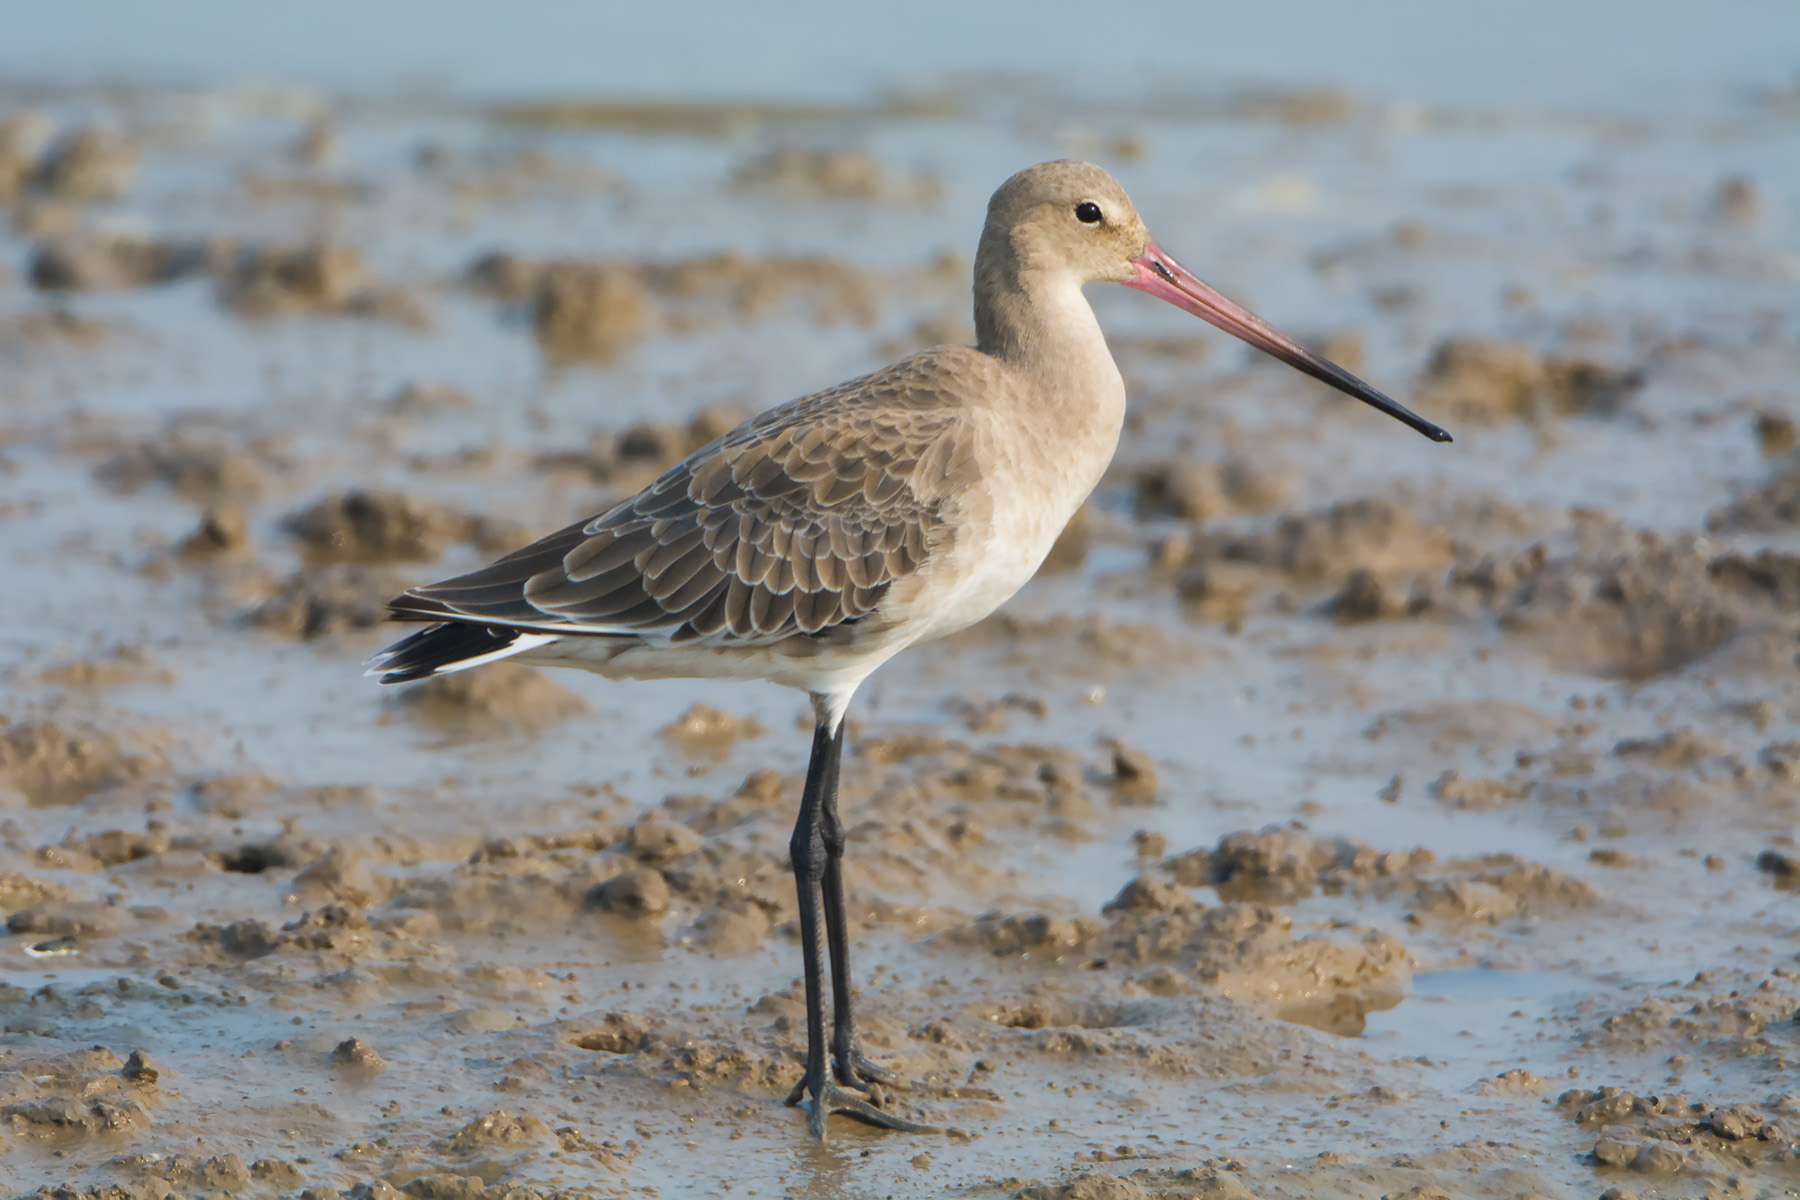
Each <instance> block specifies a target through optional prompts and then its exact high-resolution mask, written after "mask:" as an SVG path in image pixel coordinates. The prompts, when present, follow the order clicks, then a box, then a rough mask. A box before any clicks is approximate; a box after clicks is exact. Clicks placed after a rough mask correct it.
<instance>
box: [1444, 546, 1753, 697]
mask: <svg viewBox="0 0 1800 1200" xmlns="http://www.w3.org/2000/svg"><path fill="white" fill-rule="evenodd" d="M1709 567H1710V560H1709V559H1708V558H1707V557H1706V556H1705V555H1704V554H1703V553H1702V551H1701V548H1700V547H1699V545H1698V544H1697V543H1696V541H1695V540H1694V539H1692V538H1675V539H1668V538H1664V537H1662V536H1661V535H1658V534H1654V533H1648V532H1645V533H1636V534H1633V533H1631V532H1629V531H1626V530H1623V529H1620V528H1618V527H1617V526H1613V525H1604V526H1601V527H1598V528H1593V529H1588V530H1584V531H1582V532H1581V534H1580V535H1579V544H1578V545H1577V547H1576V548H1575V549H1574V550H1573V551H1571V552H1568V553H1563V554H1557V555H1552V553H1551V552H1550V550H1549V549H1548V548H1547V547H1546V546H1544V545H1541V544H1540V545H1538V546H1534V547H1532V548H1531V549H1530V550H1528V551H1526V552H1525V553H1524V554H1522V555H1518V556H1515V557H1511V558H1506V559H1498V558H1492V557H1486V558H1482V559H1478V560H1476V561H1474V562H1472V563H1468V564H1464V565H1462V566H1459V567H1458V568H1457V569H1456V570H1455V571H1453V572H1452V573H1451V576H1450V584H1451V586H1452V588H1455V589H1467V590H1468V591H1469V592H1472V593H1473V594H1474V595H1476V596H1477V597H1478V598H1479V599H1480V602H1481V603H1483V604H1484V605H1485V606H1486V607H1487V608H1488V609H1489V610H1490V611H1491V612H1493V613H1494V614H1495V615H1496V616H1497V617H1498V618H1499V621H1500V627H1501V628H1502V629H1504V630H1506V631H1507V632H1508V633H1513V634H1519V635H1521V636H1525V637H1528V638H1530V639H1531V640H1533V641H1534V642H1536V643H1537V644H1538V645H1539V646H1540V647H1541V648H1542V650H1543V652H1544V653H1546V654H1548V655H1550V656H1552V657H1554V658H1557V659H1560V660H1562V661H1563V662H1565V663H1567V664H1569V665H1571V666H1578V667H1579V668H1580V669H1583V670H1587V671H1592V672H1594V673H1597V674H1602V675H1617V676H1623V677H1627V678H1644V677H1648V676H1651V675H1656V674H1659V673H1661V672H1664V671H1668V670H1672V669H1674V668H1677V667H1680V666H1683V665H1685V664H1687V663H1690V662H1693V661H1694V660H1695V659H1698V658H1700V657H1702V656H1704V655H1706V654H1709V653H1711V652H1712V651H1713V650H1715V649H1717V648H1718V647H1719V646H1720V645H1722V644H1723V643H1724V642H1725V641H1726V639H1728V638H1729V637H1731V635H1733V634H1734V633H1736V632H1737V631H1738V630H1739V629H1741V628H1742V627H1743V626H1744V624H1745V621H1746V614H1745V612H1744V607H1743V601H1742V600H1741V599H1740V598H1739V597H1738V595H1737V594H1736V593H1735V592H1733V591H1732V590H1729V589H1727V588H1725V587H1723V586H1721V585H1720V583H1719V582H1717V581H1716V580H1715V578H1714V577H1713V575H1712V573H1711V571H1710V570H1709Z"/></svg>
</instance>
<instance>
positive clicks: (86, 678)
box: [33, 645, 175, 688]
mask: <svg viewBox="0 0 1800 1200" xmlns="http://www.w3.org/2000/svg"><path fill="white" fill-rule="evenodd" d="M33 678H34V679H35V681H36V682H38V683H48V684H51V685H53V686H56V687H65V688H104V687H116V686H118V685H120V684H128V683H152V684H164V685H166V684H171V683H173V682H175V672H174V671H172V670H170V669H169V668H168V667H167V666H164V665H163V663H162V662H161V661H160V660H159V659H158V658H157V656H156V655H155V654H154V653H152V652H151V651H150V649H149V647H147V646H143V645H123V646H114V647H113V648H112V649H111V650H110V651H108V652H107V653H105V654H102V655H97V656H95V657H93V658H77V659H71V660H69V661H67V662H61V663H57V664H56V665H55V666H49V667H43V668H41V669H40V670H38V671H37V672H36V673H35V675H34V676H33Z"/></svg>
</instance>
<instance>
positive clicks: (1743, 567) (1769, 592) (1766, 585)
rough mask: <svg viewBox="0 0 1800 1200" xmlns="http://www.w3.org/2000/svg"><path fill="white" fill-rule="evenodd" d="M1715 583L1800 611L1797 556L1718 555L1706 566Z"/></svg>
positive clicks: (1799, 561) (1799, 559)
mask: <svg viewBox="0 0 1800 1200" xmlns="http://www.w3.org/2000/svg"><path fill="white" fill-rule="evenodd" d="M1706 572H1707V574H1708V575H1711V576H1712V577H1713V579H1714V580H1716V581H1717V582H1719V583H1721V584H1723V585H1725V586H1726V587H1728V588H1732V589H1734V590H1736V591H1739V592H1742V593H1744V594H1745V595H1747V596H1750V597H1752V598H1753V599H1756V600H1761V601H1764V602H1766V603H1769V604H1773V605H1774V606H1775V607H1776V608H1779V609H1782V610H1784V611H1789V612H1792V611H1795V610H1800V554H1784V553H1781V552H1779V551H1775V550H1761V551H1758V552H1757V553H1756V554H1721V555H1720V556H1719V557H1717V558H1715V559H1713V560H1712V561H1711V562H1710V563H1708V564H1707V565H1706Z"/></svg>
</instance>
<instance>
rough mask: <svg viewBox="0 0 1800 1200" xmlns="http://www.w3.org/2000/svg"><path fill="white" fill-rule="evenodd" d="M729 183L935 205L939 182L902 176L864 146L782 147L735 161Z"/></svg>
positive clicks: (791, 193) (798, 194)
mask: <svg viewBox="0 0 1800 1200" xmlns="http://www.w3.org/2000/svg"><path fill="white" fill-rule="evenodd" d="M730 186H731V188H732V189H733V190H735V191H742V192H759V191H760V192H774V193H778V194H780V195H782V196H784V197H788V198H791V199H796V200H814V201H817V200H849V201H855V202H857V203H860V204H896V205H918V206H924V205H929V204H935V203H937V201H938V200H939V198H940V197H941V196H942V194H943V186H942V185H941V184H940V183H939V182H938V181H937V180H936V179H934V178H932V177H930V176H924V175H921V176H915V177H913V178H905V177H901V176H897V175H895V174H894V173H893V172H891V171H889V170H888V169H887V168H886V167H884V166H882V165H881V163H880V162H879V161H877V160H876V158H875V156H874V155H872V154H870V153H869V152H868V151H867V150H859V149H850V150H808V149H804V148H801V147H797V146H786V147H782V148H780V149H777V150H771V151H769V152H768V153H767V154H762V155H758V156H757V157H755V158H752V159H749V160H747V161H745V162H743V163H740V164H739V165H738V166H737V168H736V169H735V170H733V171H732V173H731V179H730Z"/></svg>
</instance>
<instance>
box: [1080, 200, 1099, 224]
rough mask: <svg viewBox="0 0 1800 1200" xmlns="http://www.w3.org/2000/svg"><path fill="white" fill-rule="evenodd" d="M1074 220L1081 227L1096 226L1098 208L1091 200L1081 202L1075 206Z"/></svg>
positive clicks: (1097, 222)
mask: <svg viewBox="0 0 1800 1200" xmlns="http://www.w3.org/2000/svg"><path fill="white" fill-rule="evenodd" d="M1075 219H1076V220H1077V221H1080V222H1081V223H1082V224H1083V225H1098V224H1099V223H1100V206H1099V205H1098V204H1095V203H1094V202H1093V201H1092V200H1083V201H1082V202H1081V203H1080V204H1077V205H1076V206H1075Z"/></svg>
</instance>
